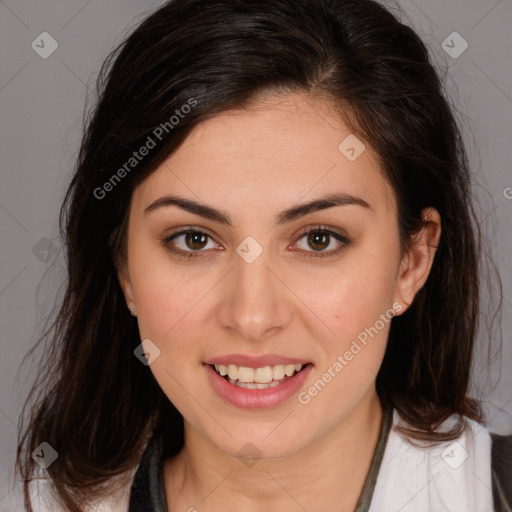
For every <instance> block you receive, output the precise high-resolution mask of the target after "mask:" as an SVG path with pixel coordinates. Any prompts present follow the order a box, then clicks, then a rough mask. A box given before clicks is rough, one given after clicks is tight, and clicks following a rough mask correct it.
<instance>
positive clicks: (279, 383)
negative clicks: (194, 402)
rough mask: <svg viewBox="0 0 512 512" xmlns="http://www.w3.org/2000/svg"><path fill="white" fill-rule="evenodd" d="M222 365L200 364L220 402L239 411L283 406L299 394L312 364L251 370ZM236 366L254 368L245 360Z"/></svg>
mask: <svg viewBox="0 0 512 512" xmlns="http://www.w3.org/2000/svg"><path fill="white" fill-rule="evenodd" d="M238 359H239V361H240V359H244V358H242V357H240V358H238ZM274 361H276V359H275V358H273V359H272V362H274ZM277 361H279V360H277ZM225 362H227V361H219V360H217V361H210V362H208V363H203V367H204V369H205V371H206V374H207V377H208V381H209V383H210V385H211V388H212V389H213V391H214V392H215V393H216V394H217V395H218V396H219V397H220V398H222V399H223V400H225V401H227V402H229V403H230V404H231V405H234V406H235V407H239V408H243V409H267V408H269V407H276V406H279V405H281V404H284V403H285V402H286V401H288V400H290V398H291V397H292V396H293V395H295V394H296V393H298V392H299V391H300V389H301V387H302V386H303V385H304V383H305V381H306V379H307V377H308V375H309V373H310V372H311V371H312V369H313V366H314V365H313V363H304V362H303V363H298V362H297V361H293V363H292V361H287V364H274V365H273V366H270V365H267V366H258V367H257V368H253V367H250V366H238V365H235V364H222V363H225ZM240 362H244V363H245V364H248V363H249V364H254V361H248V360H247V358H245V360H244V361H240ZM259 364H262V363H261V362H259ZM263 364H264V363H263ZM254 366H256V365H255V364H254Z"/></svg>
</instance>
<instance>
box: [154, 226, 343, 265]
mask: <svg viewBox="0 0 512 512" xmlns="http://www.w3.org/2000/svg"><path fill="white" fill-rule="evenodd" d="M310 233H319V234H328V235H330V236H333V237H334V238H335V239H336V240H338V241H339V242H341V243H342V245H341V247H339V248H338V249H332V250H330V251H326V252H316V251H303V252H305V253H306V254H305V257H307V258H328V257H331V256H336V255H338V254H339V253H340V252H341V251H343V250H344V249H346V248H347V247H348V246H350V245H351V243H352V242H351V240H349V239H348V238H347V237H345V236H343V235H340V234H339V233H336V232H335V231H333V230H331V229H329V228H328V227H326V226H315V227H314V228H310V229H307V230H305V231H303V232H302V233H301V234H300V235H299V238H298V239H297V242H298V241H299V240H301V239H302V238H304V237H305V236H306V235H309V234H310ZM187 234H202V235H206V236H207V237H208V238H210V239H212V237H211V236H210V235H208V234H207V233H205V232H203V231H200V230H198V229H186V230H184V231H179V232H177V233H174V234H172V235H170V236H167V237H165V238H163V239H162V243H163V245H164V247H165V248H166V249H167V250H168V251H170V252H171V253H173V254H175V255H177V256H178V257H180V258H183V259H188V260H189V261H190V260H191V259H193V258H198V257H199V258H201V257H202V255H201V253H204V252H206V251H204V250H197V251H183V250H182V249H176V248H174V247H173V246H172V244H171V243H170V242H171V241H172V240H173V239H175V238H177V237H179V236H182V235H187ZM212 240H213V239H212ZM297 242H295V243H297Z"/></svg>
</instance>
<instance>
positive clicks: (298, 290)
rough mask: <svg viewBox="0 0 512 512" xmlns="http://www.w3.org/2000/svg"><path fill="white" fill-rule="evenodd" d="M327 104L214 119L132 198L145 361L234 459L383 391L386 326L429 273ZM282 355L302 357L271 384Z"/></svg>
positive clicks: (340, 415)
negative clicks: (402, 242)
mask: <svg viewBox="0 0 512 512" xmlns="http://www.w3.org/2000/svg"><path fill="white" fill-rule="evenodd" d="M332 111H333V109H332V107H331V108H330V106H329V105H327V104H324V103H320V102H316V103H315V104H314V105H313V103H312V101H311V100H310V99H306V98H304V97H303V96H301V95H298V94H291V95H288V96H285V97H271V98H267V99H266V100H264V101H260V102H259V103H258V104H253V106H252V107H251V108H248V109H245V110H236V111H235V110H233V111H229V112H226V113H223V114H221V115H217V116H216V117H214V118H212V119H210V120H208V121H205V122H203V123H202V124H200V125H198V126H197V127H196V128H195V129H194V130H193V132H192V133H191V134H190V136H189V137H188V138H187V139H186V141H185V142H184V143H183V144H182V145H181V146H180V147H179V149H178V150H177V151H175V152H174V153H173V154H172V155H171V156H170V157H169V158H168V159H167V160H166V161H165V162H164V163H163V164H162V165H161V166H160V167H159V168H158V169H157V170H156V171H155V172H154V173H153V174H151V175H150V176H149V177H148V178H147V179H146V180H145V181H144V182H142V183H141V184H140V185H139V186H138V188H136V190H135V191H134V193H133V197H132V202H131V205H130V215H129V226H128V233H127V237H128V238H127V260H126V261H127V263H126V266H125V267H123V268H122V269H121V270H120V272H119V276H120V281H121V284H122V287H123V290H124V293H125V297H126V300H127V302H128V304H129V305H131V306H132V307H133V308H134V310H135V311H136V315H137V320H138V325H139V329H140V336H141V340H146V341H145V342H144V348H145V349H146V350H147V352H149V354H150V360H151V359H153V357H154V356H155V355H157V357H156V358H154V360H153V361H152V362H151V364H150V370H151V371H152V373H153V375H154V377H155V378H156V380H157V381H158V383H159V385H160V386H161V388H162V389H163V391H164V392H165V394H166V395H167V396H168V397H169V399H170V400H171V401H172V402H173V404H174V405H175V406H176V407H177V409H178V410H179V411H180V412H181V414H182V415H183V417H184V419H185V425H186V428H190V429H193V430H194V431H195V432H198V433H200V435H201V436H202V437H203V438H204V439H207V440H208V441H210V442H211V444H212V446H215V447H216V448H218V449H220V450H222V451H223V452H225V453H228V454H231V455H236V454H237V453H239V452H240V450H241V449H243V447H244V446H245V445H246V443H247V442H249V441H250V442H251V443H253V444H254V445H255V446H256V447H257V448H258V450H259V452H260V455H261V457H262V458H279V457H284V456H287V455H289V454H291V453H293V452H295V451H297V450H299V449H301V448H304V447H306V446H307V445H311V444H312V443H314V442H315V441H318V440H319V439H321V438H322V437H323V436H326V435H329V433H331V432H333V431H334V430H335V429H336V428H337V427H338V426H339V425H340V424H341V423H342V422H343V421H344V420H345V419H346V418H348V417H349V416H350V415H351V414H353V413H354V411H356V410H357V408H358V407H360V406H361V404H364V403H367V402H368V400H369V399H370V397H375V378H376V375H377V372H378V369H379V367H380V364H381V361H382V358H383V354H384V350H385V347H386V341H387V336H388V332H389V327H390V320H391V318H392V316H393V314H394V313H396V314H400V313H401V312H403V311H405V310H406V308H407V304H408V303H410V301H411V296H413V295H414V293H415V291H416V290H417V289H418V288H419V287H421V285H422V284H423V282H424V281H425V279H426V276H427V275H428V270H429V268H430V267H429V259H428V257H427V256H425V255H426V252H421V251H419V252H418V253H417V257H412V258H401V254H400V248H399V239H398V223H397V208H396V202H395V198H394V194H393V192H392V190H391V189H390V187H389V185H388V184H387V182H386V180H385V178H384V177H383V174H382V171H381V169H380V168H379V166H378V164H377V158H376V155H375V154H374V153H373V152H372V149H371V148H370V147H369V145H368V144H366V147H365V148H364V149H363V146H361V142H362V141H358V140H357V139H354V138H353V137H354V136H353V135H351V131H350V130H349V128H348V127H347V126H346V125H345V124H344V123H343V122H341V121H340V120H339V119H337V118H335V117H334V116H333V115H332V114H331V113H330V112H332ZM347 137H350V138H349V139H347V140H346V141H345V139H346V138H347ZM343 141H345V142H343ZM340 143H341V146H340ZM350 148H354V151H352V150H351V149H350ZM354 157H356V158H355V159H354ZM329 195H331V196H334V195H335V196H337V199H338V200H337V201H333V202H331V203H328V202H324V203H322V202H320V203H317V201H319V200H321V199H322V198H325V197H326V196H329ZM171 196H172V197H173V198H174V199H176V198H181V201H182V202H181V203H179V201H172V200H170V198H171ZM195 203H197V204H198V205H199V206H195V207H191V205H193V204H195ZM309 203H313V206H311V207H309V208H308V207H304V208H302V206H303V205H306V204H309ZM180 204H181V206H180ZM187 205H188V206H187ZM187 231H190V232H191V233H188V234H187ZM308 231H311V232H310V233H309V234H308V233H307V232H308ZM423 256H425V257H423ZM430 256H431V254H430ZM393 310H394V311H393ZM147 340H151V342H148V341H147ZM208 363H217V364H218V365H220V364H224V365H226V366H227V365H229V364H233V365H234V366H233V367H231V369H230V373H229V374H228V376H227V377H229V378H232V380H233V381H235V380H236V379H237V378H238V379H239V380H240V381H241V380H247V381H250V382H253V381H254V380H256V381H258V380H259V381H260V382H259V383H260V384H263V386H260V387H262V388H264V389H246V388H247V387H251V386H245V387H239V386H238V385H236V384H231V383H229V382H228V381H227V380H226V378H225V377H221V376H220V375H217V373H215V371H214V370H213V369H212V366H210V364H208ZM283 363H286V364H287V365H288V366H290V365H293V364H303V366H302V369H301V370H300V371H299V372H298V373H296V374H295V375H294V376H292V377H291V378H286V379H285V381H282V382H280V383H278V384H277V385H275V384H274V385H272V386H268V384H265V382H266V381H268V379H269V377H270V378H272V379H273V380H274V381H280V380H281V379H282V378H284V377H283V369H282V366H284V370H285V371H286V365H283ZM267 366H270V367H271V369H270V372H271V373H269V370H268V369H264V370H254V369H255V368H264V367H267ZM238 367H243V368H241V369H240V368H238ZM290 368H292V370H293V366H290ZM298 368H300V367H298ZM218 369H219V370H222V367H220V366H219V368H218ZM228 369H229V368H228ZM237 370H238V373H237ZM251 371H252V373H251ZM288 372H289V373H290V372H291V370H288ZM286 377H288V376H286ZM252 387H256V386H252Z"/></svg>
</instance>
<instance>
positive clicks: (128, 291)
mask: <svg viewBox="0 0 512 512" xmlns="http://www.w3.org/2000/svg"><path fill="white" fill-rule="evenodd" d="M116 269H117V278H118V280H119V284H120V286H121V289H122V290H123V294H124V298H125V300H126V305H127V307H128V309H129V310H130V313H131V314H132V315H133V316H137V312H136V309H135V300H134V298H133V290H132V284H131V281H130V276H129V274H128V268H127V265H126V262H122V263H118V264H117V265H116Z"/></svg>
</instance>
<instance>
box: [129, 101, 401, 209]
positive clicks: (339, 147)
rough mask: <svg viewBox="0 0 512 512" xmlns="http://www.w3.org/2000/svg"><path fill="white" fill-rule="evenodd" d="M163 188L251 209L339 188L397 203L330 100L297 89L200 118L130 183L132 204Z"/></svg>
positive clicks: (379, 202)
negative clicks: (156, 163)
mask: <svg viewBox="0 0 512 512" xmlns="http://www.w3.org/2000/svg"><path fill="white" fill-rule="evenodd" d="M354 157H355V158H354ZM166 192H167V193H171V192H176V193H181V195H185V196H188V197H190V198H191V199H195V200H201V201H204V202H207V203H210V204H211V203H215V204H216V205H222V206H226V207H227V206H229V205H233V206H235V205H238V206H240V207H242V208H243V207H244V205H245V207H246V208H252V209H253V210H257V209H258V205H262V204H265V205H266V207H270V208H271V205H272V204H274V203H275V204H276V207H277V205H278V206H279V207H281V206H283V204H284V203H286V204H289V203H293V202H299V201H300V200H301V199H304V200H307V199H309V200H311V199H314V198H315V197H318V196H321V195H324V194H326V193H331V192H343V193H346V194H351V195H355V196H358V197H364V198H372V200H371V202H372V203H374V204H372V207H374V208H375V210H383V211H389V212H391V213H393V212H394V210H395V205H394V195H393V193H392V190H391V188H390V186H389V184H388V182H387V180H386V179H385V177H384V175H383V172H382V170H381V168H380V166H379V163H378V158H377V155H376V154H375V153H374V151H373V150H372V148H371V147H370V146H369V145H368V144H367V143H365V142H364V141H362V140H361V139H360V138H359V137H357V136H356V135H355V134H353V133H352V132H351V130H350V128H349V127H348V126H347V125H346V124H345V123H344V122H343V121H342V120H341V118H340V116H339V115H336V114H335V111H334V107H333V105H332V104H329V103H328V102H326V101H318V100H315V101H314V102H313V100H311V99H310V98H308V97H305V96H304V95H301V94H289V95H286V96H277V97H270V98H265V99H264V100H260V101H257V102H254V103H252V104H251V105H249V106H248V107H247V108H244V109H237V110H230V111H226V112H223V113H221V114H218V115H216V116H214V117H212V118H210V119H208V120H206V121H203V122H202V123H200V124H198V125H197V126H196V127H195V128H194V129H193V130H192V132H191V133H190V134H189V136H188V137H187V138H186V140H185V141H184V142H183V144H182V145H181V146H180V147H179V148H178V149H177V150H176V151H175V152H174V153H173V154H172V155H170V156H169V157H168V158H167V159H166V161H164V163H163V164H162V165H161V166H160V167H159V168H158V169H156V171H154V172H153V173H152V174H151V175H150V176H149V177H148V178H146V180H144V181H143V182H142V183H141V184H140V185H139V187H138V188H137V189H136V190H135V193H134V205H135V206H139V207H140V208H144V207H145V206H147V205H148V204H150V203H151V202H152V201H154V200H155V199H157V198H158V197H159V196H161V195H163V194H165V193H166ZM368 202H370V200H368Z"/></svg>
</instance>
